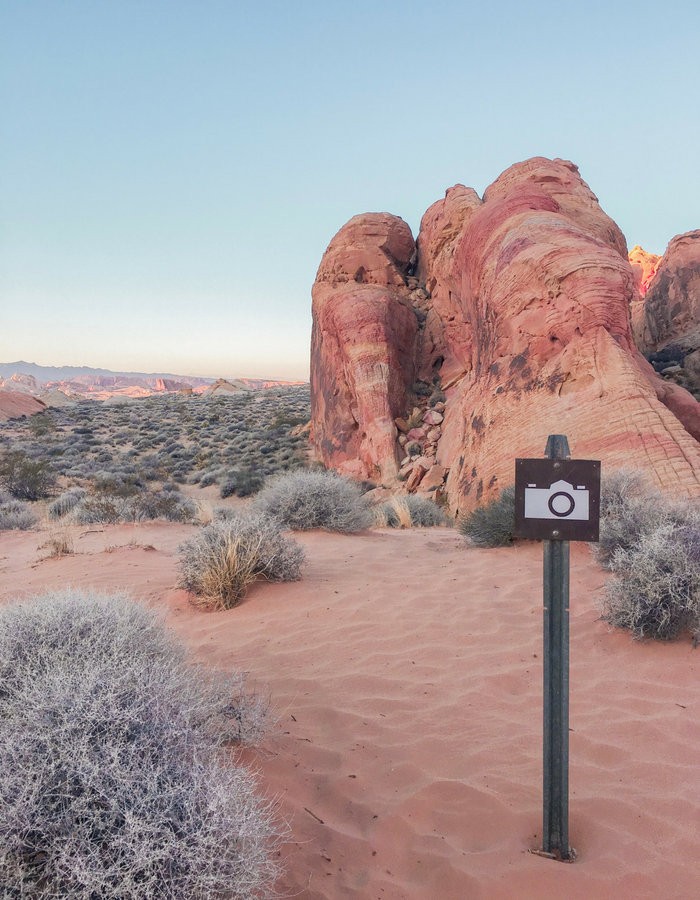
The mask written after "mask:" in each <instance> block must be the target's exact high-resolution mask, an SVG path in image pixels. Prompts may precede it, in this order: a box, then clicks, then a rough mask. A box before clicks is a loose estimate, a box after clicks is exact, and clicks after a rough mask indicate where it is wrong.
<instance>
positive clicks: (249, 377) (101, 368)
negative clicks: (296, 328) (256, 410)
mask: <svg viewBox="0 0 700 900" xmlns="http://www.w3.org/2000/svg"><path fill="white" fill-rule="evenodd" d="M14 366H26V367H34V368H39V369H85V370H86V374H87V373H88V372H103V373H104V377H109V376H112V375H119V376H121V377H123V378H201V379H208V380H211V381H217V380H218V379H220V378H223V379H224V380H225V381H236V380H238V379H241V380H246V379H247V380H249V381H286V382H288V383H290V384H293V383H298V384H308V383H309V381H308V379H306V380H304V379H285V378H275V377H274V376H269V377H267V376H262V377H260V376H253V375H245V374H244V375H199V374H196V373H192V372H170V371H168V372H165V371H161V372H141V371H139V372H137V371H130V372H125V371H117V370H114V369H108V368H107V367H106V366H79V365H78V366H55V365H44V364H42V363H37V362H29V361H28V360H26V359H18V360H15V361H13V362H2V360H0V369H5V368H6V369H8V370H9V369H10V368H12V367H14ZM12 374H13V375H15V374H23V375H29V374H31V373H30V372H23V371H22V369H15V370H14V371H13V373H12ZM11 377H12V376H11V375H6V376H0V379H1V378H6V379H7V378H11ZM70 377H73V378H76V377H79V376H77V375H73V376H70ZM37 380H39V381H40V380H41V379H37Z"/></svg>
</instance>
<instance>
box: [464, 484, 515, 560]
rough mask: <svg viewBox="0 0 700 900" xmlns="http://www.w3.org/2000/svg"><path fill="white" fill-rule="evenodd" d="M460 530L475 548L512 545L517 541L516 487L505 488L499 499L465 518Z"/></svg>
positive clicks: (496, 498) (478, 508) (479, 507)
mask: <svg viewBox="0 0 700 900" xmlns="http://www.w3.org/2000/svg"><path fill="white" fill-rule="evenodd" d="M459 530H460V532H461V533H462V534H463V535H464V536H465V537H466V538H468V539H469V540H470V541H471V543H472V544H473V545H474V546H475V547H507V546H508V545H509V544H512V543H513V541H514V540H515V487H514V486H513V485H509V486H508V487H505V488H503V490H502V491H501V493H500V494H499V495H498V497H494V499H493V500H491V501H490V502H489V503H486V504H484V506H478V507H477V508H476V509H475V510H473V511H472V512H471V513H469V514H468V515H466V516H464V517H463V518H462V520H461V521H460V523H459Z"/></svg>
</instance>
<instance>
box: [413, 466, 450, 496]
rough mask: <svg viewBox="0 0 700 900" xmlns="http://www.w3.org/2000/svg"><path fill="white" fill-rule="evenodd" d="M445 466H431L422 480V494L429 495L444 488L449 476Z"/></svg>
mask: <svg viewBox="0 0 700 900" xmlns="http://www.w3.org/2000/svg"><path fill="white" fill-rule="evenodd" d="M448 471H449V470H448V469H446V468H445V467H444V466H431V468H430V469H428V471H427V472H426V474H425V476H424V477H423V478H422V479H421V483H420V485H419V491H420V493H421V494H429V493H432V492H433V491H435V490H437V489H438V488H440V487H442V485H443V484H444V482H445V478H446V477H447V474H448Z"/></svg>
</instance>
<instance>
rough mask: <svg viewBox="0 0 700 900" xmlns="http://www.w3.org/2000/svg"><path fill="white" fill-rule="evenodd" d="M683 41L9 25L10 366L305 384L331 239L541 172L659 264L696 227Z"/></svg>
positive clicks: (447, 10)
mask: <svg viewBox="0 0 700 900" xmlns="http://www.w3.org/2000/svg"><path fill="white" fill-rule="evenodd" d="M679 22H682V24H683V27H682V28H681V27H679ZM649 23H653V27H651V26H650V24H649ZM698 26H700V8H698V7H697V6H696V5H691V4H690V3H686V2H681V3H676V4H675V5H673V6H672V7H670V8H668V13H667V14H665V15H659V13H658V8H657V6H656V5H652V4H651V3H648V2H647V3H644V2H642V3H636V4H632V3H630V2H619V3H617V4H612V5H611V4H609V3H606V4H604V3H602V2H600V0H597V2H592V3H591V4H588V5H587V7H586V8H585V9H581V8H577V9H571V10H569V9H565V8H564V9H563V8H561V6H560V5H559V4H555V3H554V2H553V0H538V2H536V3H535V4H531V5H529V6H527V7H523V6H522V5H521V4H518V3H516V2H514V0H500V2H497V3H495V4H492V5H491V6H489V7H488V8H485V7H482V6H477V5H475V4H474V5H469V4H467V5H465V4H458V3H456V2H454V0H443V2H440V0H438V2H436V3H435V4H433V5H431V7H430V9H427V8H426V7H425V6H424V5H423V4H420V3H417V2H415V0H408V2H402V3H399V2H397V0H387V2H386V3H384V4H382V5H381V6H380V7H378V6H377V5H376V4H373V3H371V2H369V0H358V2H357V3H356V4H355V5H353V8H352V9H346V8H340V7H336V6H334V5H319V4H317V3H315V2H312V0H299V2H298V3H297V4H294V5H293V6H290V5H288V4H285V3H282V2H281V0H263V2H261V3H259V4H256V5H255V7H253V8H251V7H248V6H246V5H244V4H238V3H233V4H231V3H229V2H224V0H206V2H205V3H203V4H194V3H191V2H187V0H177V2H175V3H171V2H168V3H165V2H164V0H153V2H152V3H150V4H148V5H147V6H144V5H143V4H139V3H137V2H136V0H122V2H121V3H120V4H118V5H115V6H111V5H107V4H104V5H95V4H91V3H89V2H87V0H70V2H68V3H65V4H61V5H60V6H57V5H55V4H53V3H50V2H48V0H28V2H27V3H24V4H4V5H0V48H1V50H2V52H1V53H0V79H1V81H2V92H1V93H2V98H3V99H2V112H3V116H2V119H3V122H4V124H5V127H4V129H3V130H2V133H1V134H0V157H1V158H2V159H3V163H2V168H1V170H0V172H1V174H2V177H1V178H0V204H2V208H3V210H4V215H3V217H2V233H1V235H0V288H1V290H2V297H3V301H4V302H3V318H2V339H1V340H0V355H1V356H2V357H3V358H5V359H10V360H12V359H18V360H26V359H41V360H42V365H55V366H61V365H65V366H87V367H90V368H105V369H110V370H112V371H118V372H121V371H124V372H126V371H134V372H148V371H153V372H173V373H176V372H179V373H180V374H184V373H197V374H192V375H190V376H189V377H227V378H234V377H247V378H255V379H260V378H265V379H269V380H287V381H293V380H305V381H307V380H308V379H309V339H310V331H311V287H312V284H313V282H314V278H315V275H316V270H317V268H318V265H319V263H320V261H321V257H322V255H323V253H324V251H325V249H326V247H327V246H328V244H329V242H330V241H331V239H332V237H333V236H334V234H336V232H337V231H338V229H339V228H340V227H341V226H342V225H343V224H345V223H346V222H347V221H348V220H349V219H350V218H352V216H354V215H358V214H361V213H364V212H369V211H377V210H386V211H388V212H390V213H392V214H393V215H398V216H400V217H401V218H403V219H404V221H406V222H407V223H408V225H409V226H410V228H411V231H412V233H413V235H414V237H416V236H417V232H418V228H419V224H420V219H421V216H422V214H423V213H424V212H425V210H426V209H427V208H428V206H430V204H431V203H433V202H435V201H436V200H439V199H440V198H441V197H443V196H444V192H445V190H446V189H448V188H449V187H451V186H452V185H453V184H455V183H462V184H466V185H468V186H469V187H473V188H474V189H475V190H476V191H477V193H478V194H479V195H480V196H482V195H483V193H484V190H485V189H486V187H487V186H488V185H489V184H491V183H492V182H493V181H494V180H495V179H496V178H497V177H498V176H499V175H500V173H501V172H502V171H503V170H505V169H506V168H508V167H509V166H510V165H512V164H513V163H516V162H518V161H521V160H524V159H527V158H530V157H532V156H546V157H549V158H553V157H562V158H564V159H570V160H572V161H573V162H574V163H575V164H576V165H578V167H579V169H580V172H581V175H582V177H583V179H584V180H585V181H586V182H587V184H588V185H589V186H590V187H591V190H592V191H593V192H594V194H595V195H596V196H597V197H598V198H599V200H600V204H601V207H602V208H603V210H604V211H605V212H606V213H607V214H608V215H609V216H611V217H612V218H613V219H614V220H615V221H616V222H617V224H618V225H619V226H620V228H621V229H622V231H623V233H624V234H625V237H626V239H627V242H628V247H629V248H630V249H631V248H632V247H633V246H634V245H636V244H639V245H640V246H642V247H643V248H644V249H645V250H647V251H648V252H652V253H656V254H659V255H661V254H663V252H664V250H665V248H666V246H667V244H668V242H669V241H670V240H671V239H672V238H673V237H674V236H675V235H677V234H680V233H684V232H687V231H689V230H692V229H695V228H700V214H698V210H699V209H700V183H699V182H698V179H697V177H696V172H697V169H698V162H699V161H700V159H699V156H700V149H699V148H700V122H699V121H698V117H697V116H693V115H691V114H689V112H688V110H692V108H696V107H697V106H698V101H700V96H698V95H700V56H698V54H697V52H696V49H697V48H696V46H695V45H696V35H697V29H698ZM652 63H653V64H652ZM693 85H695V88H693ZM694 96H695V97H696V101H693V99H692V98H693V97H694ZM662 122H663V127H659V126H660V125H661V123H662ZM205 371H206V372H217V373H221V374H219V375H201V374H198V373H201V372H205ZM232 372H239V373H241V372H245V373H249V374H245V375H241V374H238V375H232V374H226V373H232ZM270 372H272V373H274V374H273V375H270V374H269V373H270Z"/></svg>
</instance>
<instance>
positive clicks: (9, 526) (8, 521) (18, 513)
mask: <svg viewBox="0 0 700 900" xmlns="http://www.w3.org/2000/svg"><path fill="white" fill-rule="evenodd" d="M38 521H39V516H38V515H37V514H36V513H35V512H34V510H33V509H32V508H31V506H29V504H27V503H23V502H22V501H21V500H8V501H6V502H5V503H2V502H0V531H11V530H15V529H16V530H17V531H27V530H29V529H30V528H33V527H34V526H35V525H36V524H37V522H38Z"/></svg>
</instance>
